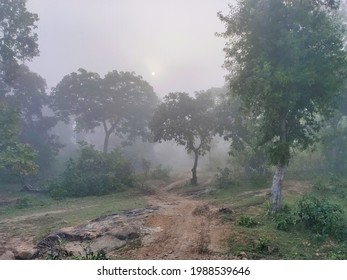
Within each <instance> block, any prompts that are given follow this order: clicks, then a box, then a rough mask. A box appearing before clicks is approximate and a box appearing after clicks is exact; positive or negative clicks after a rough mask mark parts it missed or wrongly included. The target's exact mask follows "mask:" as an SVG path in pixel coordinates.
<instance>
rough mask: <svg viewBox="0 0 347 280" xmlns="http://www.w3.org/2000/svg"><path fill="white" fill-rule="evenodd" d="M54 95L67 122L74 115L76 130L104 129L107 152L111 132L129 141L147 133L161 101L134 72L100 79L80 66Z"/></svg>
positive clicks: (55, 108)
mask: <svg viewBox="0 0 347 280" xmlns="http://www.w3.org/2000/svg"><path fill="white" fill-rule="evenodd" d="M51 95H52V105H51V107H52V108H53V110H54V111H56V112H57V114H58V115H59V116H60V117H62V118H63V119H64V120H65V121H69V120H70V118H71V117H72V118H74V120H75V121H76V124H77V127H76V128H77V130H84V131H93V130H94V129H95V128H96V127H99V126H101V127H102V128H103V129H104V132H105V138H104V152H105V153H107V151H108V143H109V138H110V136H111V134H112V133H114V134H117V135H118V136H121V137H124V136H125V137H126V138H127V140H133V139H134V138H135V137H136V136H143V137H145V136H146V135H148V134H149V130H148V122H149V120H150V118H151V116H152V113H153V110H154V108H155V107H156V105H157V103H158V99H157V96H156V94H155V93H154V91H153V88H152V87H151V86H150V85H149V84H148V83H147V82H146V81H145V80H143V79H142V77H141V76H137V75H135V73H133V72H132V73H131V72H117V71H112V72H109V73H108V74H106V76H105V77H104V78H101V77H100V76H99V74H97V73H92V72H87V71H86V70H84V69H79V70H78V72H73V73H71V74H70V75H67V76H65V77H64V78H63V79H62V81H61V82H60V83H59V84H58V85H57V86H56V87H55V88H54V89H53V90H52V93H51Z"/></svg>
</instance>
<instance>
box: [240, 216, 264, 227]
mask: <svg viewBox="0 0 347 280" xmlns="http://www.w3.org/2000/svg"><path fill="white" fill-rule="evenodd" d="M236 223H237V225H239V226H242V227H247V228H251V227H255V226H256V225H258V224H259V223H258V222H257V221H256V220H255V219H254V218H253V217H251V216H241V217H240V218H239V219H238V220H237V222H236Z"/></svg>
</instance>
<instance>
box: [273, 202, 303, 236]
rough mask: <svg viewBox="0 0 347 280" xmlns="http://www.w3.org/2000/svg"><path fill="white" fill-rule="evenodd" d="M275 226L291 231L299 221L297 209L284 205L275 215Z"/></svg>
mask: <svg viewBox="0 0 347 280" xmlns="http://www.w3.org/2000/svg"><path fill="white" fill-rule="evenodd" d="M274 220H275V228H276V229H278V230H281V231H290V230H291V229H293V227H294V226H295V225H296V224H297V223H298V216H297V213H296V211H295V210H293V209H291V208H290V207H288V206H287V207H283V208H282V209H281V211H280V212H278V213H276V216H275V217H274Z"/></svg>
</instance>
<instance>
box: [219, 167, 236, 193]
mask: <svg viewBox="0 0 347 280" xmlns="http://www.w3.org/2000/svg"><path fill="white" fill-rule="evenodd" d="M218 171H219V173H218V174H217V175H216V177H215V178H216V185H217V187H218V188H221V189H226V188H229V187H231V186H233V185H236V182H235V180H234V178H233V176H232V172H231V169H230V168H227V167H226V168H224V169H221V168H219V169H218Z"/></svg>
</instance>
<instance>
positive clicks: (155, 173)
mask: <svg viewBox="0 0 347 280" xmlns="http://www.w3.org/2000/svg"><path fill="white" fill-rule="evenodd" d="M150 178H151V179H156V180H168V179H170V170H169V169H168V168H163V167H162V165H161V164H159V165H158V166H157V167H156V168H155V169H153V170H152V171H151V172H150Z"/></svg>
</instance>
